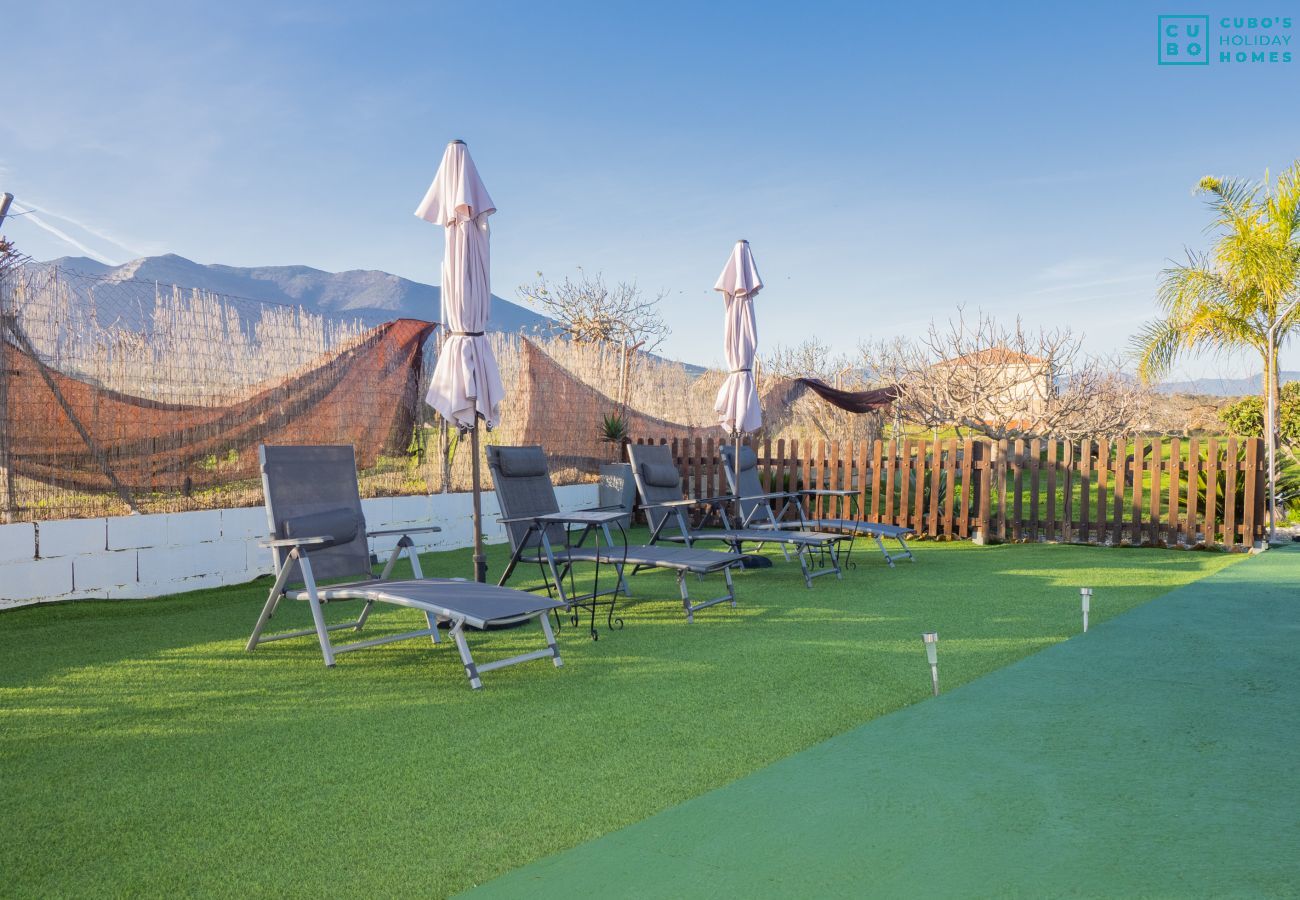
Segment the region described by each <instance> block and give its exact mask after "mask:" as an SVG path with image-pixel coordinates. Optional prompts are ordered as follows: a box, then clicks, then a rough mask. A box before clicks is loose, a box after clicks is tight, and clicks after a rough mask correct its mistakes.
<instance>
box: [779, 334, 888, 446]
mask: <svg viewBox="0 0 1300 900" xmlns="http://www.w3.org/2000/svg"><path fill="white" fill-rule="evenodd" d="M759 369H760V371H761V373H762V377H763V381H765V382H766V383H767V384H766V386H765V387H766V389H767V390H776V389H778V388H780V387H781V384H780V382H782V381H785V380H787V379H795V378H816V379H818V380H819V381H823V382H825V383H826V384H829V385H830V386H831V387H834V388H838V389H841V390H846V391H854V390H859V389H861V388H863V387H865V386H866V383H865V379H864V378H863V374H862V367H861V364H860V363H859V362H857V361H855V360H854V359H852V358H851V357H849V356H847V355H845V354H843V353H836V352H835V351H834V350H832V349H831V347H830V345H829V344H826V343H823V342H822V341H820V340H818V339H817V338H815V337H814V338H809V339H808V340H805V341H802V342H801V343H798V344H794V345H792V346H786V345H783V344H777V345H776V346H775V347H773V348H772V351H771V352H770V353H769V354H767V355H766V356H764V357H762V359H761V360H760V361H759ZM760 389H764V386H760ZM767 390H765V393H766V392H767ZM767 405H768V406H769V408H770V413H771V421H770V422H769V423H768V424H767V427H768V429H769V431H780V430H782V429H783V428H793V429H795V430H797V431H816V432H817V433H818V434H820V435H821V436H822V438H823V439H825V440H827V441H832V440H841V439H849V440H859V439H865V440H875V439H876V438H877V437H879V436H880V429H881V419H882V416H881V413H879V412H874V413H853V412H849V411H848V410H843V409H840V408H839V407H837V406H833V405H831V404H830V403H827V402H826V401H825V400H822V399H821V398H820V397H818V396H816V395H815V394H813V393H812V392H811V391H809V390H806V389H805V390H791V391H789V392H788V393H787V394H785V395H783V397H782V398H781V402H779V403H769V404H767Z"/></svg>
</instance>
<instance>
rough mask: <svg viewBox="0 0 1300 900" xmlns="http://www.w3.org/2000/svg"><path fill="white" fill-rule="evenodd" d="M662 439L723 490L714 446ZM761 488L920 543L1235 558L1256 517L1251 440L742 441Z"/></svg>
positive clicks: (698, 478) (1260, 473) (704, 485)
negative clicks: (1226, 552) (1071, 546)
mask: <svg viewBox="0 0 1300 900" xmlns="http://www.w3.org/2000/svg"><path fill="white" fill-rule="evenodd" d="M636 442H637V443H655V444H669V445H671V447H672V451H673V457H674V459H675V461H676V463H677V466H678V468H679V470H680V471H681V473H682V478H683V482H684V486H685V488H686V492H687V494H688V495H689V496H691V497H716V496H720V495H723V494H726V493H728V490H727V481H726V476H725V473H724V472H723V469H722V461H721V458H720V456H719V452H718V451H719V449H720V447H721V446H723V445H725V444H726V443H728V442H727V441H726V440H724V439H715V438H696V439H681V438H675V439H671V440H669V439H666V438H655V437H638V438H637V439H636ZM745 443H746V444H748V445H749V446H751V447H753V449H754V450H755V452H756V454H757V456H758V465H759V476H760V479H761V480H762V482H763V485H764V487H765V488H766V489H767V490H770V491H777V490H798V489H812V488H821V489H832V490H849V491H852V492H853V495H852V496H851V497H846V498H834V497H816V498H807V499H805V500H804V501H803V502H804V508H805V511H806V513H807V514H808V515H810V516H813V517H817V518H821V517H831V518H837V517H843V518H856V519H862V520H864V521H868V522H883V523H887V524H891V525H902V526H906V527H910V528H913V529H915V530H916V532H917V534H918V535H921V536H925V537H929V538H958V539H960V538H972V539H979V540H987V541H1061V542H1075V543H1095V544H1105V545H1112V546H1119V545H1121V544H1125V545H1134V546H1139V545H1153V546H1168V547H1203V546H1215V547H1223V548H1227V549H1234V550H1242V549H1249V548H1250V547H1252V546H1254V545H1255V543H1256V542H1258V541H1260V540H1262V539H1263V538H1264V536H1265V532H1266V529H1267V522H1266V519H1265V493H1266V490H1265V481H1266V471H1265V464H1264V448H1263V441H1262V440H1261V439H1259V438H1236V437H1191V438H1179V437H1129V438H1101V439H1092V440H1079V441H1060V440H1015V441H1006V440H1004V441H990V440H985V439H971V438H967V439H964V440H960V439H957V438H948V439H929V440H926V439H900V440H876V441H825V440H800V439H797V438H796V439H784V438H782V439H777V440H763V441H761V442H753V441H749V440H746V441H745Z"/></svg>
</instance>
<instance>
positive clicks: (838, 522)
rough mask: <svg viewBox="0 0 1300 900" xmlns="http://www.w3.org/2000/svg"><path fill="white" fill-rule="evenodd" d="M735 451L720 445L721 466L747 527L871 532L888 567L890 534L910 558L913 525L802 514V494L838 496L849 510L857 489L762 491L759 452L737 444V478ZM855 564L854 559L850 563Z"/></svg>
mask: <svg viewBox="0 0 1300 900" xmlns="http://www.w3.org/2000/svg"><path fill="white" fill-rule="evenodd" d="M735 454H736V448H735V447H732V446H730V445H728V446H726V447H723V448H722V468H723V470H724V471H725V472H726V473H727V483H728V484H729V485H731V489H732V490H733V491H735V492H736V493H737V494H739V495H741V496H740V501H739V505H740V516H741V523H742V524H743V525H744V526H745V527H746V528H784V529H796V530H798V531H809V530H815V531H820V532H838V533H842V534H845V535H847V536H849V537H853V536H854V535H858V534H865V535H870V536H871V537H872V538H874V539H875V541H876V546H877V547H879V548H880V552H881V553H882V554H883V555H884V557H885V562H887V563H889V567H890V568H891V569H892V568H893V567H894V560H895V559H896V558H898V557H896V556H891V555H890V554H889V551H888V550H886V549H885V542H884V540H883V538H893V539H894V540H896V541H898V543H899V545H900V546H902V548H903V552H902V554H900V556H901V558H903V559H912V551H911V550H910V549H909V548H908V546H907V541H906V540H904V538H905V537H906V536H907V535H909V534H915V533H916V531H915V529H912V528H904V527H902V526H899V525H885V524H883V523H880V522H864V521H862V520H861V519H855V518H828V519H822V518H816V519H809V518H808V517H807V516H806V515H805V514H804V509H803V503H802V500H803V499H804V498H805V497H808V498H811V497H839V498H842V499H845V500H847V501H848V504H849V511H850V514H851V513H852V511H853V506H854V505H855V504H856V503H857V497H858V493H857V491H844V490H825V489H806V490H797V491H765V490H763V483H762V482H761V481H760V480H759V478H758V456H757V454H755V453H754V449H753V448H752V447H748V446H742V447H741V448H740V477H739V480H737V477H736V471H735V463H734V462H733V461H732V457H734V456H735ZM774 500H780V501H783V503H782V506H781V508H780V510H779V511H774V510H773V509H772V501H774ZM792 510H793V511H794V513H795V518H794V519H793V520H791V519H788V518H787V517H786V516H787V514H788V513H789V512H790V511H792ZM850 553H852V549H851V548H850V550H849V552H848V553H846V554H845V564H846V565H848V558H849V554H850ZM853 565H854V567H856V565H857V564H856V563H854V564H853Z"/></svg>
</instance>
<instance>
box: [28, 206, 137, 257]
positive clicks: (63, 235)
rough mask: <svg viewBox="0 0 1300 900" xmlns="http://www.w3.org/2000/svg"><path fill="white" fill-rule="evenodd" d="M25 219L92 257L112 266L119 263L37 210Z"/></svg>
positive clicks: (29, 213)
mask: <svg viewBox="0 0 1300 900" xmlns="http://www.w3.org/2000/svg"><path fill="white" fill-rule="evenodd" d="M23 220H24V221H26V222H30V223H32V224H33V225H35V226H36V227H37V228H39V229H41V230H42V231H46V232H48V233H50V234H52V235H54V236H55V237H56V238H58V239H59V240H61V241H63V242H64V243H67V244H70V245H71V246H73V247H76V248H77V249H78V250H80V251H81V252H82V253H84V254H85V255H86V256H89V257H90V258H91V259H97V260H99V261H100V262H102V263H104V264H106V265H110V266H116V265H118V264H119V263H118V262H117V261H116V260H113V259H109V258H108V257H107V256H105V255H104V254H102V253H100V252H98V251H97V250H93V249H91V248H90V247H87V246H86V245H85V244H83V243H82V242H81V241H79V240H77V239H76V238H74V237H73V236H72V235H70V234H68V233H67V232H66V231H63V230H62V229H60V228H56V227H54V226H53V225H51V224H50V223H49V222H46V221H45V220H44V219H42V218H41V217H40V216H38V215H37V214H36V213H35V212H28V213H27V214H25V215H24V216H23Z"/></svg>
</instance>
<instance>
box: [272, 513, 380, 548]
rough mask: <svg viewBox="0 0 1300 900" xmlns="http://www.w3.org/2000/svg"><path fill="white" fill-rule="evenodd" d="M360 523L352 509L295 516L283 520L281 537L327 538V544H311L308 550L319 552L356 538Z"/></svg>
mask: <svg viewBox="0 0 1300 900" xmlns="http://www.w3.org/2000/svg"><path fill="white" fill-rule="evenodd" d="M360 527H361V522H360V521H359V520H358V519H357V511H356V510H354V509H331V510H327V511H325V512H318V513H312V514H311V515H307V516H295V517H294V518H292V519H285V520H284V522H283V523H282V524H281V525H280V531H282V532H283V534H281V535H280V536H281V537H286V538H309V537H325V538H329V543H326V544H312V545H311V547H309V548H308V549H309V550H320V549H323V548H325V547H333V546H335V545H337V544H346V543H348V542H350V541H351V540H352V539H353V538H355V537H356V536H357V529H358V528H360Z"/></svg>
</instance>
